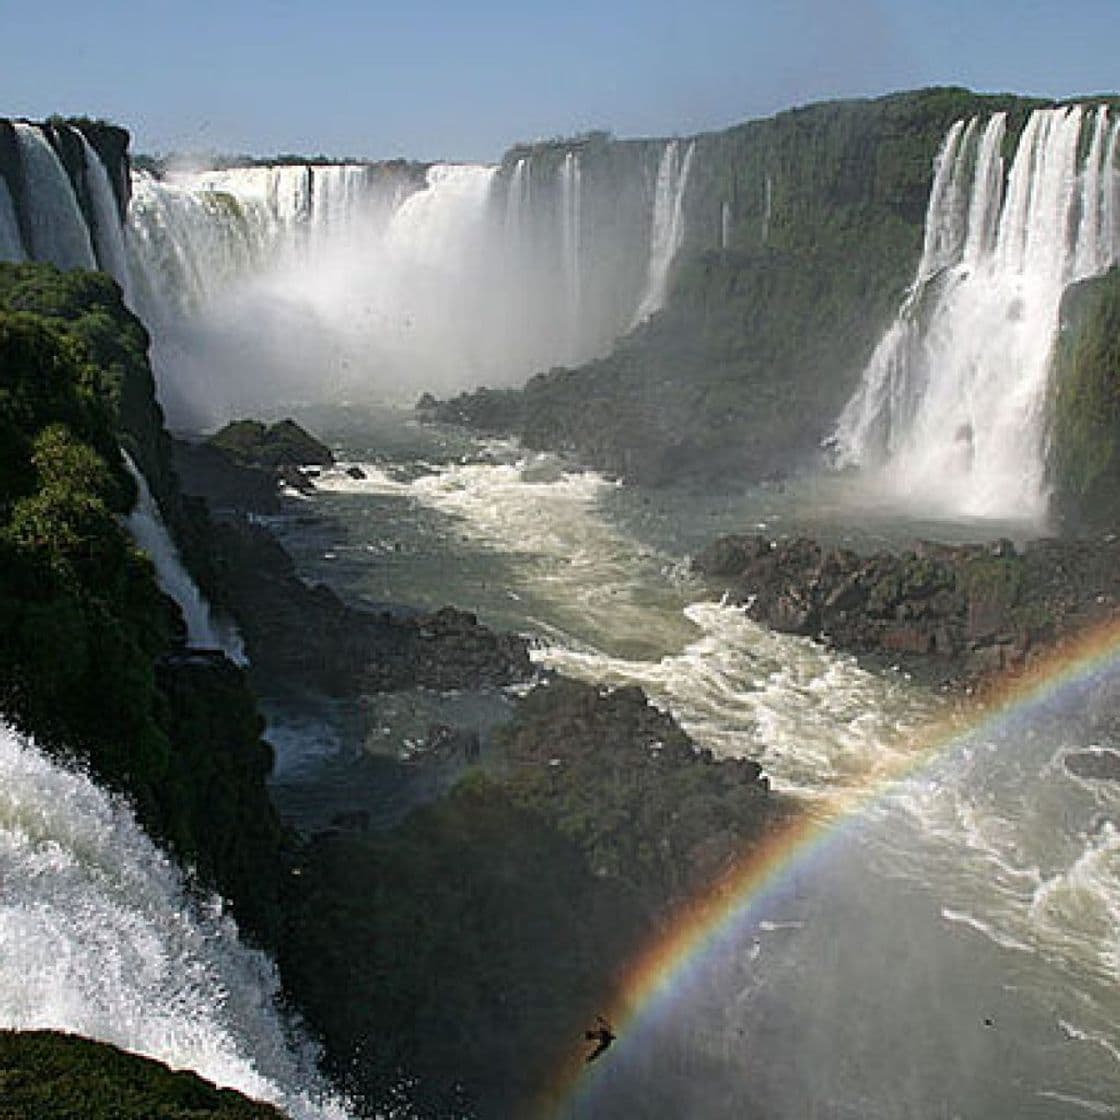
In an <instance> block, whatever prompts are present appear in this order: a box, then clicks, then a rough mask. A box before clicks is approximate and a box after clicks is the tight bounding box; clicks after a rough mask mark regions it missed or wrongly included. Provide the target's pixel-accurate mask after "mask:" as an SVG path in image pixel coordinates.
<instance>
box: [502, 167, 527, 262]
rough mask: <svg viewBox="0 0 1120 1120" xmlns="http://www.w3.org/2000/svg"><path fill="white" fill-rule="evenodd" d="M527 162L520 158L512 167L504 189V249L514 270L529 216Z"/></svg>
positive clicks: (523, 240) (523, 243) (522, 244)
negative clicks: (507, 184)
mask: <svg viewBox="0 0 1120 1120" xmlns="http://www.w3.org/2000/svg"><path fill="white" fill-rule="evenodd" d="M528 168H529V161H528V160H527V159H525V158H524V157H522V158H521V159H519V160H518V161H517V162H516V163H515V164H514V165H513V171H512V173H511V174H510V177H509V186H508V187H507V188H506V213H505V231H506V249H507V251H508V252H509V254H510V257H511V263H512V265H513V267H514V268H517V267H518V266H519V264H520V258H521V253H522V250H523V248H524V245H525V221H526V218H527V217H528V215H529V212H530V207H531V206H532V200H531V198H530V195H529V190H530V172H529V169H528Z"/></svg>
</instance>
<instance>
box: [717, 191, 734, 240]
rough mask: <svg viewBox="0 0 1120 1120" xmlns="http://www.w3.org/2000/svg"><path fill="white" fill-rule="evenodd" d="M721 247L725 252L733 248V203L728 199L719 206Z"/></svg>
mask: <svg viewBox="0 0 1120 1120" xmlns="http://www.w3.org/2000/svg"><path fill="white" fill-rule="evenodd" d="M719 247H720V249H721V250H722V251H723V252H726V251H727V250H728V249H730V248H731V203H730V202H728V201H727V200H726V199H724V201H723V202H722V203H720V207H719Z"/></svg>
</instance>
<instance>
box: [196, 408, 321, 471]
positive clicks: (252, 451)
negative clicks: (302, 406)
mask: <svg viewBox="0 0 1120 1120" xmlns="http://www.w3.org/2000/svg"><path fill="white" fill-rule="evenodd" d="M207 443H208V444H209V446H210V447H213V448H216V449H217V450H219V451H221V452H223V453H224V454H226V455H228V456H229V458H231V459H232V460H233V461H234V462H235V463H239V464H241V465H242V466H254V467H280V466H292V467H299V466H304V465H306V464H308V463H314V464H319V465H321V466H329V465H330V464H331V463H333V462H334V456H333V455H332V454H331V451H330V448H329V447H327V446H326V445H325V444H323V443H320V442H319V440H317V439H316V438H315V437H314V436H312V435H311V434H310V433H309V432H307V431H306V430H305V429H303V428H301V427H300V426H299V425H298V424H297V423H296V422H295V421H294V420H290V419H289V420H281V421H279V422H278V423H276V424H272V425H271V426H268V425H265V424H262V423H261V422H260V421H259V420H234V421H233V422H232V423H229V424H227V425H226V426H225V427H224V428H222V430H221V431H220V432H216V433H215V434H214V435H212V436H211V437H210V438H209V440H207Z"/></svg>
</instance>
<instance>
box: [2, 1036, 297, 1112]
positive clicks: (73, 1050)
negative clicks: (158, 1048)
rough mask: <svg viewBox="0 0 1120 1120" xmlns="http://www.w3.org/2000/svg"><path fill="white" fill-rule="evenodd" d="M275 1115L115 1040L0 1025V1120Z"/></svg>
mask: <svg viewBox="0 0 1120 1120" xmlns="http://www.w3.org/2000/svg"><path fill="white" fill-rule="evenodd" d="M32 1118H33V1120H282V1116H281V1114H280V1113H279V1112H278V1111H277V1110H276V1109H275V1108H272V1107H271V1106H270V1105H265V1104H258V1103H256V1102H255V1101H250V1100H248V1099H246V1098H245V1097H243V1096H242V1095H241V1094H240V1093H236V1092H234V1091H233V1090H232V1089H218V1088H216V1087H215V1086H214V1085H211V1084H210V1083H209V1082H207V1081H203V1080H202V1078H200V1077H196V1076H195V1075H194V1074H193V1073H186V1072H173V1071H172V1070H170V1069H168V1068H167V1066H165V1065H163V1064H162V1063H160V1062H155V1061H152V1060H151V1059H150V1058H140V1057H137V1056H136V1055H134V1054H126V1053H125V1052H124V1051H123V1050H118V1049H117V1048H116V1047H115V1046H108V1045H106V1044H104V1043H99V1042H90V1041H89V1040H88V1039H84V1038H75V1037H74V1036H72V1035H63V1034H57V1033H55V1032H52V1031H27V1032H22V1033H20V1032H15V1031H0V1120H32Z"/></svg>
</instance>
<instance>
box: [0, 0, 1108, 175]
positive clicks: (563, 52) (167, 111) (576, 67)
mask: <svg viewBox="0 0 1120 1120" xmlns="http://www.w3.org/2000/svg"><path fill="white" fill-rule="evenodd" d="M933 84H954V85H966V86H969V87H971V88H973V89H977V90H986V91H1012V92H1016V93H1029V94H1038V95H1043V96H1055V97H1058V96H1063V97H1064V96H1069V95H1072V94H1076V93H1090V92H1102V91H1115V90H1117V89H1120V0H784V2H783V0H738V2H735V0H555V2H553V3H547V4H544V3H537V2H534V0H523V2H522V3H512V2H510V0H475V2H470V0H464V2H460V3H454V2H449V0H395V2H393V3H386V2H383V0H369V2H366V3H362V2H361V0H296V2H290V0H227V2H225V3H215V2H213V0H176V2H174V3H172V2H169V0H131V2H121V0H0V116H28V117H36V118H37V117H43V116H46V115H48V114H50V113H52V112H60V113H67V114H79V113H85V114H87V115H90V116H104V117H108V118H110V119H112V120H115V121H118V122H120V123H122V124H124V125H126V126H128V127H129V128H130V129H131V130H132V132H133V148H134V150H137V151H147V152H166V151H171V150H188V151H216V152H248V153H253V154H258V155H269V154H273V153H276V152H280V151H285V152H306V153H312V154H314V153H317V152H324V153H326V154H329V155H354V156H370V157H375V158H387V157H391V156H396V155H406V156H410V157H414V158H417V159H460V160H481V161H485V160H495V159H497V158H499V157H500V155H501V153H502V151H503V150H504V149H505V148H507V147H508V146H509V145H510V144H511V143H513V142H515V141H517V140H530V139H535V138H537V137H547V136H557V135H566V134H571V133H573V132H579V131H583V130H586V129H590V128H606V129H609V130H611V131H613V132H614V133H615V134H616V135H618V136H649V135H671V134H682V135H683V134H688V133H692V132H698V131H702V130H706V129H712V128H720V127H723V126H725V125H729V124H734V123H736V122H739V121H742V120H747V119H749V118H751V117H759V116H767V115H769V114H771V113H773V112H776V111H777V110H779V109H783V108H788V107H790V106H793V105H801V104H805V103H807V102H810V101H817V100H821V99H824V98H830V97H840V96H858V95H874V94H879V93H886V92H889V91H892V90H899V89H911V88H915V87H918V86H924V85H933Z"/></svg>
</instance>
